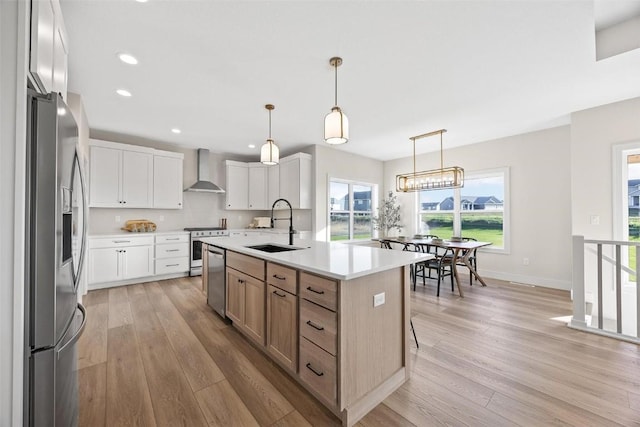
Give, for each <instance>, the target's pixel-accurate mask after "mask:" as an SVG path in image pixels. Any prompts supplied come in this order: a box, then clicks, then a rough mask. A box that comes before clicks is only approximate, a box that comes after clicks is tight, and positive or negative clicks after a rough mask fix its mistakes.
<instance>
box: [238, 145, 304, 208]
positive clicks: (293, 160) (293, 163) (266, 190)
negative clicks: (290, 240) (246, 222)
mask: <svg viewBox="0 0 640 427" xmlns="http://www.w3.org/2000/svg"><path fill="white" fill-rule="evenodd" d="M311 158H312V157H311V155H310V154H306V153H297V154H294V155H291V156H288V157H284V158H281V159H280V164H278V165H275V166H267V165H264V164H262V163H258V162H254V163H244V162H236V161H233V160H227V161H226V167H227V193H226V197H227V203H226V208H227V209H241V210H247V209H248V210H261V211H265V210H270V209H271V206H272V205H273V202H275V201H276V200H278V199H279V198H283V199H287V200H288V201H289V202H290V203H291V206H292V207H293V209H311V193H312V191H311V190H312V189H311ZM282 208H284V205H282V206H280V205H279V206H278V209H282Z"/></svg>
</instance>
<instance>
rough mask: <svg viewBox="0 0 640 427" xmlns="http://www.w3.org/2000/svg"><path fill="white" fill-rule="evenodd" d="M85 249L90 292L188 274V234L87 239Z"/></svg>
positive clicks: (124, 235)
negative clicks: (167, 276) (162, 276)
mask: <svg viewBox="0 0 640 427" xmlns="http://www.w3.org/2000/svg"><path fill="white" fill-rule="evenodd" d="M88 248H89V261H88V274H89V287H90V288H93V289H96V288H100V287H105V286H110V285H109V283H114V285H119V284H123V283H119V282H126V281H129V283H132V282H131V281H132V280H135V279H149V280H153V279H154V276H156V275H166V274H182V275H184V274H185V273H187V272H188V271H189V233H184V232H178V233H175V234H161V235H153V234H145V235H127V234H123V235H113V236H109V237H89V244H88ZM140 281H144V280H140Z"/></svg>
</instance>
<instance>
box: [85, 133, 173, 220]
mask: <svg viewBox="0 0 640 427" xmlns="http://www.w3.org/2000/svg"><path fill="white" fill-rule="evenodd" d="M90 146H91V151H90V166H89V167H90V171H89V206H90V207H93V208H162V209H181V208H182V160H183V155H182V154H181V153H170V152H166V151H159V150H154V149H152V148H147V147H138V146H135V145H127V144H119V143H115V142H109V141H98V140H91V141H90ZM154 171H155V173H154ZM156 180H157V182H156Z"/></svg>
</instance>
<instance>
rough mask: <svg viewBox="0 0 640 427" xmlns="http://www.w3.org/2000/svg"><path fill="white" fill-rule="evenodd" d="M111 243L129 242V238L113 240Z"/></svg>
mask: <svg viewBox="0 0 640 427" xmlns="http://www.w3.org/2000/svg"><path fill="white" fill-rule="evenodd" d="M113 243H131V240H114V241H113Z"/></svg>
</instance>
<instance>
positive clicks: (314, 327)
mask: <svg viewBox="0 0 640 427" xmlns="http://www.w3.org/2000/svg"><path fill="white" fill-rule="evenodd" d="M307 325H309V326H311V327H312V328H313V329H317V330H318V331H324V326H318V325H316V324H315V323H313V322H312V321H311V320H307Z"/></svg>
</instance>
